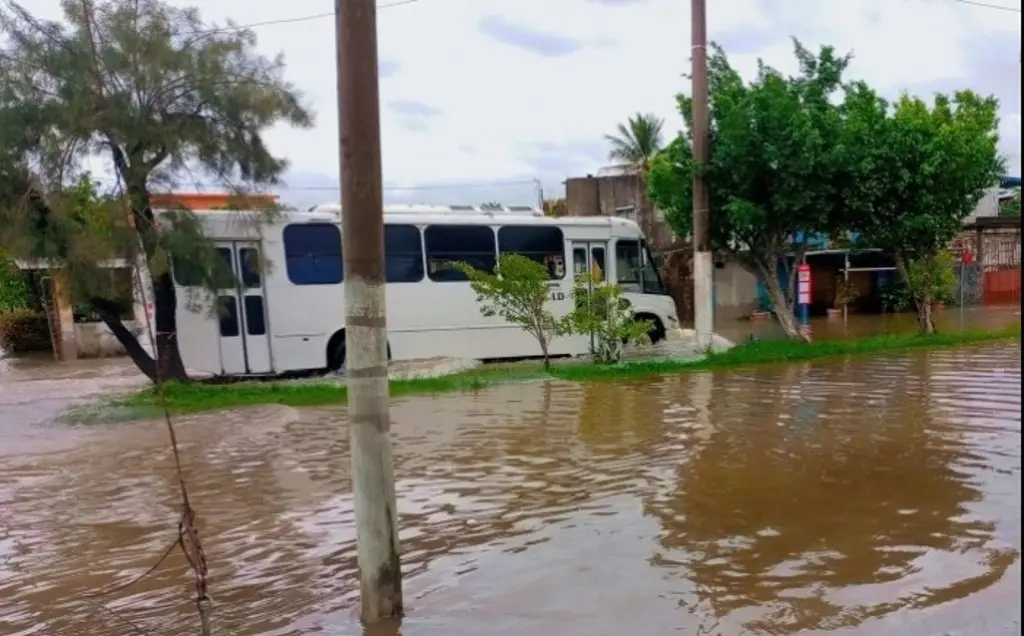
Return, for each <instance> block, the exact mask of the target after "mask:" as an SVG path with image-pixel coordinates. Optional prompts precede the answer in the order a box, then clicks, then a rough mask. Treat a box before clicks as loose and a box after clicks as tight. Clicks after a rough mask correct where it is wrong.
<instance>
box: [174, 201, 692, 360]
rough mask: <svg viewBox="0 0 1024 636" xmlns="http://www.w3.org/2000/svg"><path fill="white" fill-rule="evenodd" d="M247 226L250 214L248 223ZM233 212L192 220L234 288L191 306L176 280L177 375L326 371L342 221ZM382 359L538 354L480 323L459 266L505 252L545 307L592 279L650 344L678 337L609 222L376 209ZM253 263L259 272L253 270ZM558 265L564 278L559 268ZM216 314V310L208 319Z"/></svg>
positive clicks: (671, 307) (337, 320)
mask: <svg viewBox="0 0 1024 636" xmlns="http://www.w3.org/2000/svg"><path fill="white" fill-rule="evenodd" d="M250 214H251V213H250ZM245 215H246V213H245V212H238V211H213V210H211V211H203V212H200V213H198V216H199V217H200V218H201V219H202V223H203V227H204V231H205V232H206V234H207V236H209V237H210V238H211V239H212V240H214V241H215V244H216V247H217V250H218V252H219V253H220V255H221V256H222V258H223V259H224V261H225V262H226V263H229V264H230V266H231V269H232V271H233V273H234V274H235V278H237V285H236V286H235V287H234V288H231V289H223V290H219V291H218V292H217V293H216V294H215V297H216V298H215V300H214V298H213V296H211V295H210V294H208V293H206V294H204V293H201V292H200V293H197V292H198V291H199V290H197V289H196V288H195V287H190V286H189V285H188V283H189V281H188V280H183V279H184V278H186V277H185V276H183V275H179V274H178V269H179V268H177V267H176V268H175V286H176V291H177V294H178V310H177V321H178V346H179V348H180V351H181V354H182V358H183V361H184V363H185V366H186V367H187V368H189V369H192V370H195V371H200V372H205V373H210V374H213V375H222V376H248V375H251V376H258V375H283V374H293V373H301V372H310V371H319V370H337V369H339V368H341V367H342V366H343V365H344V361H345V296H344V278H345V273H344V271H343V269H344V268H343V265H342V241H341V210H340V206H338V205H322V206H317V207H315V208H313V209H310V210H308V211H303V212H296V211H293V212H286V213H283V214H282V215H281V216H280V217H279V218H275V219H274V221H273V222H272V223H252V222H240V219H242V218H243V217H245ZM384 222H385V228H384V230H385V232H384V234H385V253H386V270H387V285H386V290H387V291H386V293H387V329H388V353H389V356H390V357H391V359H392V360H411V359H423V358H434V357H442V356H443V357H456V358H468V359H478V360H497V359H509V358H525V357H532V356H537V355H539V354H540V351H539V348H538V345H537V343H536V341H535V340H534V339H533V338H532V337H531V336H529V335H527V334H526V333H524V332H523V331H522V330H521V329H520V328H519V327H517V326H515V325H512V324H509V323H508V322H506V321H504V320H502V319H501V318H497V317H492V318H488V317H484V316H483V315H481V313H480V310H479V305H478V303H477V300H476V294H474V292H473V290H472V289H471V288H470V285H469V283H468V282H466V280H465V279H464V277H463V276H462V275H461V274H460V273H459V272H457V271H456V270H453V269H452V268H450V267H447V266H446V264H447V263H450V262H452V261H463V262H467V263H470V264H472V265H474V266H476V267H479V268H484V269H488V268H493V267H494V265H495V262H496V260H497V257H498V254H500V253H508V252H515V253H519V254H523V255H525V256H528V257H529V258H532V259H534V260H536V261H537V262H540V263H543V264H545V265H546V266H547V268H548V271H549V272H550V274H551V283H550V289H551V306H552V309H553V311H554V312H555V313H556V314H565V313H567V312H569V310H570V309H571V305H572V286H573V280H574V274H576V273H579V272H582V271H586V270H587V269H591V270H592V271H595V272H600V273H601V274H602V275H603V276H605V277H607V278H608V279H610V280H611V281H613V282H617V283H618V284H620V285H621V286H622V287H623V289H624V291H625V297H626V298H627V299H628V300H629V302H630V303H631V306H632V308H633V311H634V313H635V315H636V316H637V317H638V318H640V319H647V320H650V321H652V323H653V324H654V329H653V330H652V333H651V337H652V340H655V341H657V340H659V339H662V338H664V337H665V335H666V333H668V332H669V331H671V330H675V329H677V328H678V326H679V323H678V319H677V316H676V309H675V304H674V302H673V300H672V298H671V297H670V296H668V295H667V293H666V292H665V289H664V286H663V285H662V282H661V280H660V279H659V277H658V273H657V269H656V268H655V267H654V266H653V263H652V261H651V257H650V254H649V253H648V250H647V246H646V244H645V241H644V238H643V236H642V234H641V232H640V229H639V227H638V226H637V225H636V223H634V222H632V221H629V220H626V219H621V218H614V217H569V218H566V217H563V218H549V217H545V216H544V215H543V214H542V213H541V212H540V211H538V210H537V209H535V208H530V207H506V208H501V209H494V210H491V209H481V208H475V207H471V206H465V207H460V206H401V207H399V206H387V207H386V209H385V214H384ZM261 264H262V266H261ZM569 264H571V268H570V267H569V266H568V265H569ZM213 302H216V303H217V305H218V307H219V310H218V311H213V310H212V305H211V303H213ZM588 347H589V339H588V338H585V337H580V336H572V337H560V338H556V339H554V341H553V342H552V343H551V349H550V351H551V355H554V356H560V355H576V354H582V353H586V352H587V350H588Z"/></svg>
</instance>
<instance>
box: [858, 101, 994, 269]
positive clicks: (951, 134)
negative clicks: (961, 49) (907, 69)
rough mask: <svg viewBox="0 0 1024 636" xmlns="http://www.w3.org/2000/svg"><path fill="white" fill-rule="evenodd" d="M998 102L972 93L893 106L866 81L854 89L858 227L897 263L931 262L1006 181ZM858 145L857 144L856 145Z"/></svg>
mask: <svg viewBox="0 0 1024 636" xmlns="http://www.w3.org/2000/svg"><path fill="white" fill-rule="evenodd" d="M998 106H999V104H998V102H997V100H996V99H995V98H994V97H987V98H983V97H980V96H978V95H976V94H975V93H973V92H971V91H958V92H956V93H955V94H954V95H953V96H952V97H949V96H946V95H936V96H935V103H934V106H931V107H929V106H928V104H926V103H925V102H924V101H923V100H921V99H919V98H915V97H910V96H907V95H905V96H903V97H901V98H900V99H899V100H898V101H897V102H896V103H895V104H893V105H890V104H889V103H888V102H886V101H885V100H883V99H881V98H880V97H878V96H877V95H876V94H875V93H874V91H872V90H871V89H870V88H868V87H867V86H866V85H864V84H862V83H858V84H854V85H852V86H851V87H850V88H849V90H848V97H847V101H846V108H847V120H848V126H847V138H848V140H849V146H850V148H851V149H852V151H853V152H852V155H853V157H852V158H853V161H852V162H851V165H850V167H851V172H852V175H851V179H850V182H849V184H848V186H847V187H846V188H845V189H844V192H845V197H846V199H847V200H848V201H849V202H850V207H849V210H850V211H851V212H852V215H851V216H850V217H849V219H848V221H849V224H850V226H851V229H852V230H854V231H856V232H859V234H860V239H861V240H862V241H863V242H864V243H865V244H869V245H871V246H872V247H876V248H880V249H882V250H884V251H885V252H887V253H889V254H891V255H893V256H894V257H895V258H897V259H902V260H903V261H905V262H908V263H909V262H910V261H913V260H918V259H929V258H931V257H933V256H935V255H937V254H938V253H939V252H941V251H942V250H944V249H945V248H946V246H947V245H948V244H949V242H950V241H951V240H952V239H953V238H954V237H955V236H956V235H957V234H958V233H959V232H960V231H961V230H962V229H963V221H964V219H965V218H967V216H969V215H970V214H971V212H973V211H974V208H975V206H976V205H977V202H978V201H979V200H981V198H982V196H983V195H984V194H985V191H986V190H987V189H989V188H991V187H992V186H993V185H994V184H996V183H998V182H999V179H1000V176H1001V175H1002V174H1003V171H1004V162H1003V159H1002V158H1001V157H1000V155H999V151H998V141H999V138H998V124H999V120H998ZM854 140H856V144H854V143H853V142H854Z"/></svg>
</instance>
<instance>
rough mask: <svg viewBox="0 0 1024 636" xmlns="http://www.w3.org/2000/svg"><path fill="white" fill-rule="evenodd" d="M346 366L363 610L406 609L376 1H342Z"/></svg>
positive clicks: (371, 614)
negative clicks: (391, 399) (391, 402)
mask: <svg viewBox="0 0 1024 636" xmlns="http://www.w3.org/2000/svg"><path fill="white" fill-rule="evenodd" d="M334 10H335V18H336V20H337V23H336V31H337V32H336V36H337V55H338V133H339V137H340V143H339V147H340V169H341V205H342V208H341V209H342V212H341V229H342V236H343V241H342V252H343V254H344V262H345V352H346V356H345V368H346V372H347V378H348V422H349V424H348V429H349V440H350V446H351V448H350V452H351V453H352V490H353V492H354V499H355V513H356V547H357V551H358V562H359V585H360V591H361V599H362V617H363V620H364V621H366V622H367V623H375V622H378V621H380V620H381V619H385V618H389V617H393V616H398V615H400V614H401V613H402V572H401V566H400V563H399V556H398V554H399V552H398V513H397V511H396V506H395V475H394V467H393V464H392V459H391V439H390V437H389V436H390V429H391V418H390V413H389V409H388V355H387V328H386V322H385V311H384V204H383V192H382V182H381V166H380V95H379V87H378V76H377V73H378V71H377V7H376V5H375V0H335V2H334Z"/></svg>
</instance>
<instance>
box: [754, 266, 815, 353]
mask: <svg viewBox="0 0 1024 636" xmlns="http://www.w3.org/2000/svg"><path fill="white" fill-rule="evenodd" d="M765 260H766V261H767V263H770V264H772V265H775V264H776V263H777V262H778V260H777V259H776V258H774V257H771V258H766V259H765ZM754 273H755V274H756V275H757V277H758V278H760V279H761V281H762V282H763V283H764V286H765V288H766V289H767V290H768V297H769V298H770V299H771V301H772V313H774V314H775V318H776V319H777V320H778V321H779V326H781V327H782V331H783V333H785V334H786V337H787V338H789V339H790V340H802V341H804V342H808V341H809V338H808V337H807V334H805V333H804V332H803V331H802V330H801V329H800V326H799V325H798V324H797V322H796V316H794V315H793V304H792V303H791V302H790V300H789V298H788V297H787V294H786V292H784V291H783V290H782V285H780V284H779V278H778V268H777V265H776V266H768V265H766V263H762V262H757V263H756V271H755V272H754Z"/></svg>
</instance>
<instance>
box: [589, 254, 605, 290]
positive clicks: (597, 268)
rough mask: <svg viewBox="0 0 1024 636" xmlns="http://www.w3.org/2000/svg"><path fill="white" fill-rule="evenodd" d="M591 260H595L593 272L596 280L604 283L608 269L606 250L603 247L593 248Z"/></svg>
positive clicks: (592, 267)
mask: <svg viewBox="0 0 1024 636" xmlns="http://www.w3.org/2000/svg"><path fill="white" fill-rule="evenodd" d="M590 258H591V260H593V264H592V266H591V271H593V273H594V278H595V279H596V280H597V281H599V282H602V283H603V282H604V273H605V271H607V269H608V268H607V267H606V266H605V264H604V248H603V247H591V248H590Z"/></svg>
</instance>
